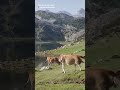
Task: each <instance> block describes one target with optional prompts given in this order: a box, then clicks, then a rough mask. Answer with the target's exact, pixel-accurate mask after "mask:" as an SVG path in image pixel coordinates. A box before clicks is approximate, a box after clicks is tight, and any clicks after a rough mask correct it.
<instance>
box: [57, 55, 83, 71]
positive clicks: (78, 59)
mask: <svg viewBox="0 0 120 90" xmlns="http://www.w3.org/2000/svg"><path fill="white" fill-rule="evenodd" d="M83 59H84V56H80V55H73V54H70V55H64V54H61V55H60V56H59V62H61V63H62V71H63V73H65V69H64V65H65V64H67V65H75V71H76V65H77V66H78V67H79V69H80V71H81V66H80V64H81V63H83V62H84V61H83Z"/></svg>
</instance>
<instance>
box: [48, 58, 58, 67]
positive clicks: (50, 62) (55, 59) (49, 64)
mask: <svg viewBox="0 0 120 90" xmlns="http://www.w3.org/2000/svg"><path fill="white" fill-rule="evenodd" d="M47 62H48V67H50V66H51V64H52V63H57V64H58V65H60V62H59V60H58V58H57V57H53V56H51V57H47Z"/></svg>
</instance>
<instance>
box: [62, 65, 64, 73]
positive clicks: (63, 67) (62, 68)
mask: <svg viewBox="0 0 120 90" xmlns="http://www.w3.org/2000/svg"><path fill="white" fill-rule="evenodd" d="M62 70H63V73H65V69H64V63H62Z"/></svg>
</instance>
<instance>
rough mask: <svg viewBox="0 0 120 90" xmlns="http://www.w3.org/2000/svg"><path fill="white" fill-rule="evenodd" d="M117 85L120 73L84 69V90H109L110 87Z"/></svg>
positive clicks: (119, 80)
mask: <svg viewBox="0 0 120 90" xmlns="http://www.w3.org/2000/svg"><path fill="white" fill-rule="evenodd" d="M119 83H120V72H117V73H115V72H113V71H111V70H105V69H96V68H91V67H89V68H87V69H86V83H85V84H86V90H109V89H110V87H112V86H114V87H116V86H118V84H119Z"/></svg>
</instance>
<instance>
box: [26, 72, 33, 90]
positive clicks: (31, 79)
mask: <svg viewBox="0 0 120 90" xmlns="http://www.w3.org/2000/svg"><path fill="white" fill-rule="evenodd" d="M29 82H30V85H31V90H34V84H35V74H34V72H33V71H29V72H28V80H27V82H26V83H25V85H24V87H26V85H27V84H28V83H29Z"/></svg>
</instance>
